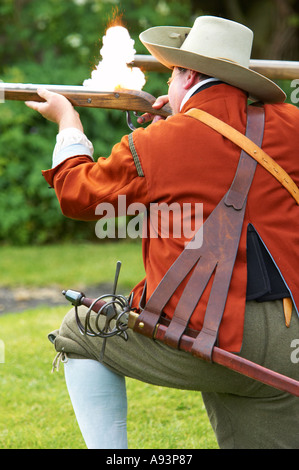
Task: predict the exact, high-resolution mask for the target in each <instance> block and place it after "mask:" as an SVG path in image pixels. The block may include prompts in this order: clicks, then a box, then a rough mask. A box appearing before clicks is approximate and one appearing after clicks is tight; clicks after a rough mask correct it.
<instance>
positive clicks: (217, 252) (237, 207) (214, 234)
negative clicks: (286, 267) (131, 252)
mask: <svg viewBox="0 0 299 470" xmlns="http://www.w3.org/2000/svg"><path fill="white" fill-rule="evenodd" d="M263 129H264V110H263V108H257V107H252V106H251V107H249V108H248V125H247V132H246V134H247V136H248V138H250V139H253V140H255V142H256V143H257V144H258V145H261V142H262V138H263ZM255 168H256V161H255V160H253V159H251V158H249V157H248V156H247V154H246V153H245V152H244V151H242V153H241V157H240V161H239V165H238V168H237V172H236V175H235V178H234V181H233V183H232V185H231V188H230V189H229V191H228V192H227V193H226V195H225V196H224V197H223V199H222V200H221V202H220V203H219V204H218V206H217V207H216V208H215V209H214V211H213V212H212V213H211V214H210V216H209V218H208V219H207V220H206V221H205V223H204V226H203V230H204V242H203V244H202V246H200V247H199V248H194V246H196V245H194V240H195V241H196V236H195V239H194V240H193V241H192V242H190V243H189V244H188V245H187V247H186V248H185V249H184V250H183V252H182V253H181V255H180V256H179V257H178V258H177V260H176V261H175V262H174V264H173V265H172V266H171V268H170V269H169V271H168V272H167V273H166V275H165V276H164V278H163V279H162V281H161V282H160V284H159V285H158V286H157V288H156V290H155V291H154V293H153V294H152V296H151V297H150V299H149V300H148V302H147V304H146V306H145V309H144V310H143V312H142V313H141V314H140V316H139V318H138V320H137V321H136V323H135V327H134V329H135V330H136V331H138V332H139V333H142V334H144V335H146V336H150V337H153V336H154V334H155V328H156V325H157V324H158V322H159V319H160V316H161V313H162V311H163V308H164V307H165V305H166V303H167V302H168V300H169V299H170V297H171V296H172V295H173V293H174V292H175V290H176V289H177V288H178V286H179V285H180V284H181V282H182V281H183V279H184V278H185V277H186V275H187V274H188V273H189V272H190V271H191V270H192V268H193V267H194V266H195V269H194V270H193V272H192V275H191V277H190V279H189V281H188V283H187V285H186V287H185V290H184V292H183V294H182V296H181V298H180V300H179V302H178V304H177V307H176V309H175V312H174V315H173V318H172V320H171V322H170V325H169V327H168V328H167V331H166V334H165V338H164V342H165V343H166V344H168V345H170V346H172V347H177V348H179V346H180V344H179V343H180V339H181V337H182V335H183V333H184V331H185V329H186V327H187V325H188V322H189V319H190V317H191V315H192V313H193V311H194V309H195V308H196V305H197V303H198V301H199V299H200V297H201V295H202V293H203V292H204V290H205V288H206V285H207V283H208V281H209V279H210V278H211V276H214V280H213V284H212V290H211V293H210V297H209V302H208V306H207V310H206V314H205V320H204V325H203V328H202V330H201V332H200V333H199V335H198V337H197V338H196V340H195V341H194V344H193V349H192V353H193V354H194V355H197V356H200V357H203V358H205V359H207V360H211V356H212V350H213V347H214V344H215V342H216V339H217V334H218V329H219V325H220V322H221V319H222V315H223V311H224V307H225V302H226V297H227V293H228V288H229V284H230V279H231V275H232V270H233V266H234V263H235V258H236V253H237V249H238V244H239V238H240V234H241V229H242V225H243V219H244V213H245V206H246V204H245V203H246V197H247V193H248V191H249V188H250V185H251V182H252V178H253V176H254V172H255ZM192 243H193V245H192Z"/></svg>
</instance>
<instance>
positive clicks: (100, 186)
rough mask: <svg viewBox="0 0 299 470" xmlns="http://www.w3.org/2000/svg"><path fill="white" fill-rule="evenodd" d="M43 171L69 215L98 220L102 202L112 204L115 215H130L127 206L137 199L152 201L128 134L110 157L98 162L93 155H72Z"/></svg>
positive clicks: (137, 200)
mask: <svg viewBox="0 0 299 470" xmlns="http://www.w3.org/2000/svg"><path fill="white" fill-rule="evenodd" d="M131 140H132V139H131ZM42 174H43V176H44V178H45V179H46V181H47V182H48V184H49V185H50V186H51V187H54V189H55V192H56V195H57V198H58V201H59V203H60V207H61V210H62V213H63V214H64V215H65V216H67V217H69V218H73V219H79V220H96V219H98V218H99V216H98V215H97V214H96V212H97V211H96V208H97V206H98V205H99V204H100V203H110V204H112V205H113V207H114V209H115V215H116V216H120V215H126V209H127V207H128V206H129V205H130V204H132V203H134V202H139V203H142V204H144V205H145V206H147V204H148V202H149V200H148V192H147V184H146V177H145V175H144V173H143V172H140V168H137V167H136V155H135V157H133V155H132V142H129V137H128V136H124V137H123V138H122V140H121V142H119V143H118V144H116V145H115V146H114V147H113V149H112V152H111V155H110V156H109V157H108V158H103V157H101V158H99V159H98V161H96V162H94V161H92V160H91V158H90V156H89V155H74V156H69V158H67V159H66V160H64V161H63V162H62V163H60V164H58V165H57V166H56V167H54V168H52V169H50V170H45V171H43V172H42ZM120 196H121V197H122V204H119V197H120Z"/></svg>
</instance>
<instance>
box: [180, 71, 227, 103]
mask: <svg viewBox="0 0 299 470" xmlns="http://www.w3.org/2000/svg"><path fill="white" fill-rule="evenodd" d="M209 82H219V79H218V78H207V79H206V80H202V81H201V82H199V83H196V85H194V86H193V87H192V88H190V90H189V91H188V92H187V93H186V95H185V96H184V98H183V100H182V103H181V107H180V111H181V110H182V108H183V106H184V104H185V103H186V102H187V101H188V100H189V98H191V96H192V95H193V93H195V92H196V90H198V89H199V88H201V87H202V86H203V85H205V84H206V83H209Z"/></svg>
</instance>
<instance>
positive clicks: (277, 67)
mask: <svg viewBox="0 0 299 470" xmlns="http://www.w3.org/2000/svg"><path fill="white" fill-rule="evenodd" d="M130 65H131V66H133V67H140V68H141V69H143V70H144V71H149V72H166V73H170V69H168V68H167V67H165V66H164V65H162V64H161V63H160V62H158V60H157V59H155V57H153V56H151V55H142V54H140V55H139V54H136V55H135V56H134V60H133V62H131V64H130ZM249 67H250V69H252V70H254V71H255V72H258V73H260V74H262V75H265V77H268V78H270V79H272V80H280V79H281V80H293V79H295V78H299V61H298V62H297V61H285V60H254V59H252V60H251V61H250V65H249Z"/></svg>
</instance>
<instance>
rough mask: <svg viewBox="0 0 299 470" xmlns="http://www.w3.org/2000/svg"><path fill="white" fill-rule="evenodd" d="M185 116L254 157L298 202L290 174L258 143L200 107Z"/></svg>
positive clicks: (298, 202) (298, 197) (294, 184)
mask: <svg viewBox="0 0 299 470" xmlns="http://www.w3.org/2000/svg"><path fill="white" fill-rule="evenodd" d="M185 114H186V115H187V116H191V117H194V118H196V119H198V120H199V121H201V122H202V123H204V124H206V125H207V126H209V127H211V128H212V129H214V130H215V131H217V132H219V133H220V134H222V135H223V136H224V137H227V138H228V139H229V140H231V141H232V142H234V143H235V144H236V145H238V146H239V147H240V148H242V149H243V150H245V151H246V153H248V155H250V156H251V157H252V158H254V159H255V160H256V161H257V162H258V163H259V164H260V165H262V166H263V167H264V168H265V169H266V170H267V171H269V173H271V175H272V176H274V178H276V179H277V180H278V181H279V182H280V184H282V186H284V188H285V189H286V190H287V191H288V192H289V193H290V194H291V196H292V197H293V198H294V199H295V201H296V203H297V204H299V189H298V187H297V185H296V183H295V182H294V181H293V180H292V178H291V177H290V175H289V174H288V173H287V172H286V171H285V170H284V169H283V168H282V167H281V166H280V165H278V163H276V162H275V160H273V159H272V158H271V157H270V156H269V155H268V154H267V153H265V152H264V151H263V150H262V149H261V148H260V146H259V145H257V144H256V143H254V142H252V140H250V139H248V138H247V137H245V136H244V135H243V134H241V132H239V131H237V130H236V129H234V128H233V127H231V126H230V125H228V124H226V123H225V122H223V121H221V120H220V119H217V118H216V117H215V116H213V115H211V114H209V113H207V112H206V111H203V110H202V109H196V108H193V109H190V110H189V111H187V112H186V113H185Z"/></svg>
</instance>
